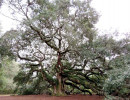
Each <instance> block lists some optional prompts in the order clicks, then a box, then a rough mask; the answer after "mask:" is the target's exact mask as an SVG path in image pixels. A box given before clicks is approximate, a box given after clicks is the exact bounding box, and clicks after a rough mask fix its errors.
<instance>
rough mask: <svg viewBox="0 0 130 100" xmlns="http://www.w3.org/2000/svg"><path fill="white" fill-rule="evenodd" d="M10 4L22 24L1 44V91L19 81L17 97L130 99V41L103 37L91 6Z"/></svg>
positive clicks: (58, 1)
mask: <svg viewBox="0 0 130 100" xmlns="http://www.w3.org/2000/svg"><path fill="white" fill-rule="evenodd" d="M6 3H9V6H10V8H11V9H12V12H13V16H18V14H20V15H22V18H23V19H22V20H19V19H16V20H17V21H18V20H19V21H21V23H20V25H19V27H20V28H18V29H17V30H10V31H8V32H6V33H5V34H4V35H3V36H2V37H1V38H0V41H1V44H0V56H1V59H0V60H1V62H0V64H1V67H0V69H1V70H0V84H1V85H0V86H2V87H3V86H4V85H2V82H4V81H3V79H5V80H8V81H11V80H9V79H12V78H13V77H14V76H15V77H14V83H13V82H12V83H13V85H15V86H14V87H15V90H14V89H12V90H14V93H17V94H24V95H25V94H50V95H58V96H62V95H66V94H67V95H68V94H83V93H84V94H90V95H92V94H95V93H96V94H99V95H105V94H106V95H112V96H120V97H124V96H129V95H130V94H129V93H130V83H129V80H130V75H129V71H130V66H129V64H130V45H129V44H130V40H129V38H125V39H122V40H119V41H116V40H114V39H113V37H112V36H109V35H104V36H99V35H98V33H97V30H96V28H95V27H94V25H95V24H96V22H97V21H98V13H97V12H96V10H95V9H94V8H92V7H91V0H84V1H80V0H27V1H26V2H25V1H24V0H8V2H6ZM127 37H128V36H127ZM16 62H17V63H18V62H19V64H16ZM17 69H19V71H18V70H17ZM11 70H12V71H13V74H12V73H10V74H8V75H7V77H6V75H4V74H3V72H7V73H8V72H10V71H11ZM12 71H11V72H12ZM3 77H4V78H3ZM10 77H11V78H10ZM8 81H7V82H6V84H7V85H8V84H9V83H8ZM12 83H11V84H12ZM2 89H3V90H4V89H5V88H2ZM8 89H10V88H8ZM0 91H1V90H0Z"/></svg>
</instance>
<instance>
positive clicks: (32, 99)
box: [0, 95, 103, 100]
mask: <svg viewBox="0 0 130 100" xmlns="http://www.w3.org/2000/svg"><path fill="white" fill-rule="evenodd" d="M0 100H103V97H102V96H97V95H93V96H90V95H70V96H63V97H56V96H48V95H26V96H0Z"/></svg>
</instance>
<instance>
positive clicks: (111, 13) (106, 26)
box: [0, 0, 130, 34]
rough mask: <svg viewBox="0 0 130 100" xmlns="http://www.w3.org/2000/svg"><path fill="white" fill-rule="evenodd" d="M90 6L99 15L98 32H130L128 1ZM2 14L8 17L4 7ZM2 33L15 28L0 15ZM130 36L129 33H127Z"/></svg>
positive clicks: (97, 1) (100, 0)
mask: <svg viewBox="0 0 130 100" xmlns="http://www.w3.org/2000/svg"><path fill="white" fill-rule="evenodd" d="M92 6H93V7H94V8H95V9H96V10H97V11H98V12H99V14H100V15H101V16H100V18H99V21H98V23H97V24H96V27H97V28H98V29H99V31H111V32H113V31H119V32H120V33H128V32H130V11H129V10H130V0H93V1H92ZM2 10H3V13H4V14H6V15H7V16H8V15H9V13H8V10H7V8H6V7H4V6H3V7H2ZM0 23H1V27H2V32H3V33H4V32H6V31H7V30H10V29H11V28H14V27H16V22H14V21H12V20H11V19H9V18H7V17H4V16H2V15H1V14H0ZM128 34H130V33H128Z"/></svg>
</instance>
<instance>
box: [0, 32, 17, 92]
mask: <svg viewBox="0 0 130 100" xmlns="http://www.w3.org/2000/svg"><path fill="white" fill-rule="evenodd" d="M10 32H11V31H10ZM10 32H9V33H10ZM9 33H8V32H6V33H5V34H4V35H3V36H2V37H0V93H2V94H3V93H13V91H14V89H15V86H16V85H15V84H14V83H13V78H14V76H16V74H17V72H18V70H19V67H18V66H19V65H18V63H16V61H15V59H14V58H15V57H14V55H13V52H12V50H11V48H12V47H11V44H12V39H13V34H9ZM11 35H12V36H11Z"/></svg>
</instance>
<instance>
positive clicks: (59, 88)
mask: <svg viewBox="0 0 130 100" xmlns="http://www.w3.org/2000/svg"><path fill="white" fill-rule="evenodd" d="M61 57H62V55H61V53H60V52H58V59H57V65H56V68H57V69H58V71H57V80H58V84H57V94H58V95H62V94H63V91H62V90H63V89H62V76H61V73H62V63H61Z"/></svg>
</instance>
